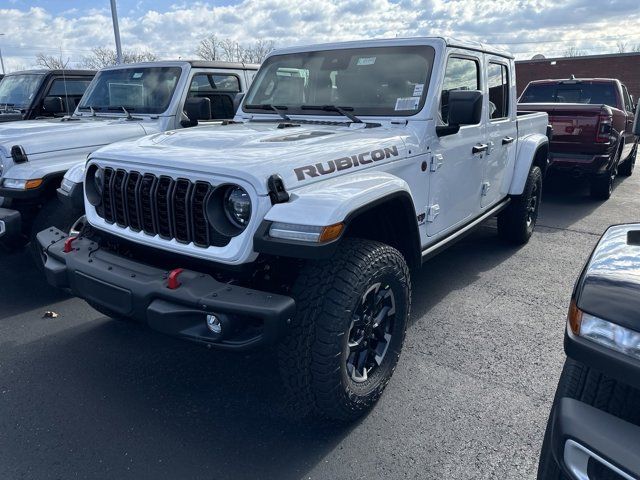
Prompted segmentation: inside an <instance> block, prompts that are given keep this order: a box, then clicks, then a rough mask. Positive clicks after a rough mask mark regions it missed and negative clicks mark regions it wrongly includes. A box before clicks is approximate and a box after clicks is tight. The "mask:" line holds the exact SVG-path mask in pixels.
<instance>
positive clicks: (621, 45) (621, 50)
mask: <svg viewBox="0 0 640 480" xmlns="http://www.w3.org/2000/svg"><path fill="white" fill-rule="evenodd" d="M628 46H629V45H628V44H627V42H623V41H622V40H618V41H617V42H616V47H618V53H624V52H626V51H627V47H628Z"/></svg>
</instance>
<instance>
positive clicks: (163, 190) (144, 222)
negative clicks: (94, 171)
mask: <svg viewBox="0 0 640 480" xmlns="http://www.w3.org/2000/svg"><path fill="white" fill-rule="evenodd" d="M212 191H213V186H212V185H211V184H209V183H207V182H195V183H194V182H192V181H190V180H187V179H184V178H179V179H177V180H174V179H173V178H171V177H167V176H164V175H163V176H160V177H156V176H155V175H152V174H149V173H146V174H144V175H142V174H141V173H139V172H127V171H126V170H123V169H117V170H115V169H113V168H109V167H107V168H105V170H104V188H103V193H102V203H101V206H100V208H98V209H97V212H98V215H100V216H101V217H102V218H104V219H105V220H106V221H107V222H109V223H111V224H114V223H115V224H117V225H118V226H119V227H122V228H127V227H128V228H130V229H131V230H133V231H136V232H139V231H143V232H145V233H147V234H149V235H158V236H160V237H161V238H163V239H165V240H171V239H176V240H177V241H178V242H181V243H191V242H193V244H194V245H197V246H199V247H203V248H206V247H209V246H216V247H222V246H225V245H227V244H228V243H229V240H230V238H229V237H227V236H225V235H222V234H221V233H219V232H217V231H215V230H213V229H212V228H211V226H210V225H209V222H208V221H207V217H206V203H207V200H208V198H209V196H210V195H211V193H212Z"/></svg>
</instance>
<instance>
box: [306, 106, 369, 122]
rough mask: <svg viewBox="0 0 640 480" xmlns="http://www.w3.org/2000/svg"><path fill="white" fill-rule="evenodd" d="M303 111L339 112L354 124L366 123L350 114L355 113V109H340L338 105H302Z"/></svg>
mask: <svg viewBox="0 0 640 480" xmlns="http://www.w3.org/2000/svg"><path fill="white" fill-rule="evenodd" d="M300 109H302V110H322V111H323V112H337V113H339V114H340V115H344V116H345V117H347V118H348V119H349V120H351V121H352V122H353V123H364V122H363V121H362V120H360V119H359V118H358V117H356V116H355V115H354V114H353V113H349V112H352V111H353V107H338V106H336V105H302V106H300Z"/></svg>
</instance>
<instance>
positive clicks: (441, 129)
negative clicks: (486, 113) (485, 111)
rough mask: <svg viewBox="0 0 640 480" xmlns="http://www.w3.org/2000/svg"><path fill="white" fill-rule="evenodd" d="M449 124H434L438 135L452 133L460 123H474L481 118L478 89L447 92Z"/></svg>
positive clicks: (457, 129) (456, 131) (458, 129)
mask: <svg viewBox="0 0 640 480" xmlns="http://www.w3.org/2000/svg"><path fill="white" fill-rule="evenodd" d="M448 110H449V124H448V125H438V126H436V134H437V135H438V136H439V137H444V136H447V135H453V134H455V133H458V132H459V131H460V127H461V126H462V125H476V124H478V123H480V120H481V119H482V92H481V91H480V90H451V91H450V92H449V103H448Z"/></svg>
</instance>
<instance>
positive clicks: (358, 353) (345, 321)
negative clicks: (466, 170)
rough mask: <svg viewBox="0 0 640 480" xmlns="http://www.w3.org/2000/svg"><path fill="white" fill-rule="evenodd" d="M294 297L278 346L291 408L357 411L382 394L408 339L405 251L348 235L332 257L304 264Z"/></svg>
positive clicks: (329, 413)
mask: <svg viewBox="0 0 640 480" xmlns="http://www.w3.org/2000/svg"><path fill="white" fill-rule="evenodd" d="M293 296H294V298H295V299H296V307H297V313H296V318H295V322H294V323H293V325H292V327H291V330H290V332H289V334H288V335H287V336H286V337H285V338H284V339H283V340H282V342H281V344H280V346H279V361H280V371H281V374H282V378H283V381H284V383H285V386H286V387H287V391H288V394H289V403H290V407H292V411H293V412H294V413H295V414H296V415H297V416H306V415H309V414H313V415H318V416H322V417H326V418H330V419H336V420H342V421H350V420H354V419H356V418H358V417H359V416H361V415H362V414H364V413H365V412H366V411H368V410H369V409H370V408H371V407H372V406H373V405H374V404H375V403H376V402H377V400H378V399H379V398H380V396H381V395H382V392H383V391H384V388H385V387H386V385H387V383H388V382H389V380H390V379H391V376H392V375H393V372H394V370H395V367H396V365H397V363H398V358H399V357H400V351H401V349H402V344H403V343H404V336H405V331H406V328H407V319H408V317H409V310H410V306H411V280H410V276H409V269H408V267H407V264H406V262H405V260H404V258H403V256H402V255H401V254H400V252H398V251H397V250H396V249H395V248H392V247H390V246H388V245H385V244H382V243H379V242H373V241H369V240H360V239H347V240H345V241H344V242H343V244H342V245H341V246H340V249H339V250H338V252H337V253H336V254H335V255H334V256H333V258H331V259H328V260H326V261H310V262H309V263H307V264H306V265H305V266H304V267H303V268H302V271H301V272H300V275H299V277H298V279H297V281H296V283H295V285H294V287H293ZM376 318H377V320H376Z"/></svg>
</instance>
